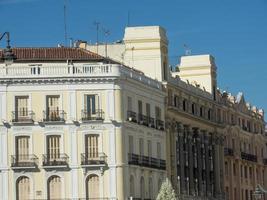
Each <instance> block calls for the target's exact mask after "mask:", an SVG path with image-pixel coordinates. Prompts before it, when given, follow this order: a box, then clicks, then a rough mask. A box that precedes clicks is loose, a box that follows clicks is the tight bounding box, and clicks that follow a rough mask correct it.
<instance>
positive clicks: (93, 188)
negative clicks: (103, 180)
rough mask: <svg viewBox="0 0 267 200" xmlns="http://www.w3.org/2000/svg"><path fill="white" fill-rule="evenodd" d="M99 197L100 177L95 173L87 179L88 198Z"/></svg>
mask: <svg viewBox="0 0 267 200" xmlns="http://www.w3.org/2000/svg"><path fill="white" fill-rule="evenodd" d="M99 197H100V194H99V177H98V176H97V175H95V174H93V175H90V176H88V178H87V179H86V199H97V198H99Z"/></svg>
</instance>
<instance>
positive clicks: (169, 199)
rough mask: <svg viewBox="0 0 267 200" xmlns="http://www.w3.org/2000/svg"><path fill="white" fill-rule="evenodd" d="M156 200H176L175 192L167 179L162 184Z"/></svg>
mask: <svg viewBox="0 0 267 200" xmlns="http://www.w3.org/2000/svg"><path fill="white" fill-rule="evenodd" d="M157 200H176V195H175V191H174V189H173V187H172V184H171V182H170V181H169V179H168V178H166V180H165V181H164V182H163V183H162V185H161V187H160V191H159V193H158V196H157Z"/></svg>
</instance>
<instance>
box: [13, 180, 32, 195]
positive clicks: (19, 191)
mask: <svg viewBox="0 0 267 200" xmlns="http://www.w3.org/2000/svg"><path fill="white" fill-rule="evenodd" d="M30 191H31V190H30V179H29V178H28V177H26V176H22V177H20V178H18V180H17V183H16V199H17V200H28V199H30Z"/></svg>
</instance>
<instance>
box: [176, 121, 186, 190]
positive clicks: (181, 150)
mask: <svg viewBox="0 0 267 200" xmlns="http://www.w3.org/2000/svg"><path fill="white" fill-rule="evenodd" d="M178 137H179V147H178V148H179V153H180V156H179V157H180V185H181V194H185V185H186V183H185V170H184V167H185V158H184V127H183V125H182V124H179V127H178Z"/></svg>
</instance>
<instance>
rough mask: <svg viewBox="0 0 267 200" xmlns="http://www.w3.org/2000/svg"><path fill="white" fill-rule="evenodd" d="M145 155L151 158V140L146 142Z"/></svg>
mask: <svg viewBox="0 0 267 200" xmlns="http://www.w3.org/2000/svg"><path fill="white" fill-rule="evenodd" d="M147 155H148V157H150V158H151V157H152V144H151V140H148V141H147Z"/></svg>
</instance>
